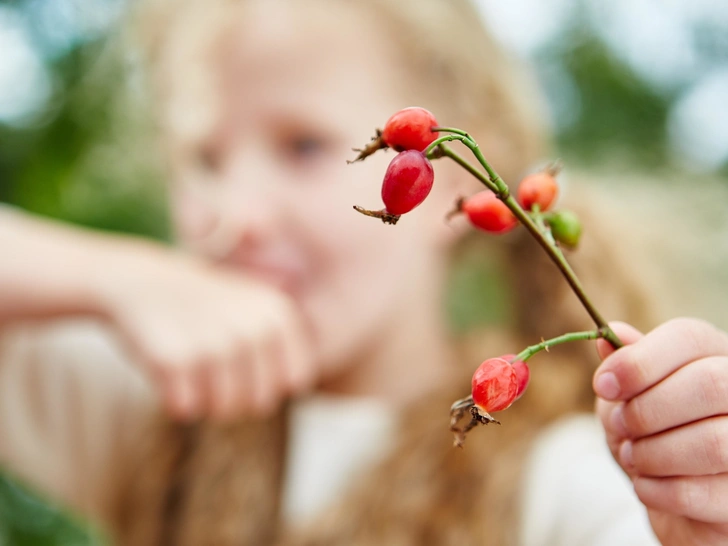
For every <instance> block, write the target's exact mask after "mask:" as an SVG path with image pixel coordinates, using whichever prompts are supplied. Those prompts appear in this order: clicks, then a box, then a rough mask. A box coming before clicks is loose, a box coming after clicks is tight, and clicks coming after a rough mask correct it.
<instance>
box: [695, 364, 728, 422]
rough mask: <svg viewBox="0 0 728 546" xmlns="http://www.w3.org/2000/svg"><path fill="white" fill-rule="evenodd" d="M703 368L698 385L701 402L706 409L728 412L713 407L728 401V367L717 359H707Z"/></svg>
mask: <svg viewBox="0 0 728 546" xmlns="http://www.w3.org/2000/svg"><path fill="white" fill-rule="evenodd" d="M703 366H704V368H703V370H702V373H701V374H700V375H699V384H698V396H699V397H700V398H701V400H700V402H702V403H703V404H704V407H706V408H711V409H716V410H721V409H722V410H723V411H725V410H727V409H728V408H713V407H714V406H715V405H716V402H718V401H723V400H728V366H726V363H725V362H721V361H719V360H717V359H706V360H705V361H703Z"/></svg>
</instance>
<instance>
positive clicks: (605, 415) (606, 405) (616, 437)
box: [596, 398, 626, 462]
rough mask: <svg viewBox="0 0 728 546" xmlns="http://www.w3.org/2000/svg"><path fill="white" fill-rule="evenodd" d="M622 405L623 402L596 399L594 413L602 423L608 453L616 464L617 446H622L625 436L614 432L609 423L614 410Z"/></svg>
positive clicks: (617, 456) (617, 458)
mask: <svg viewBox="0 0 728 546" xmlns="http://www.w3.org/2000/svg"><path fill="white" fill-rule="evenodd" d="M622 403H623V402H608V401H607V400H602V399H601V398H597V402H596V413H597V415H598V416H599V419H600V420H601V422H602V426H603V427H604V433H605V435H606V440H607V445H608V446H609V451H611V452H612V456H613V457H614V459H615V460H616V461H617V462H619V446H620V445H622V442H623V441H624V440H625V439H626V436H624V435H622V434H619V432H618V431H616V430H614V427H613V426H612V422H611V421H612V417H611V416H612V414H613V413H614V410H615V408H617V407H618V406H620V405H621V404H622Z"/></svg>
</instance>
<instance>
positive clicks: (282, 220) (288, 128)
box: [172, 0, 447, 371]
mask: <svg viewBox="0 0 728 546" xmlns="http://www.w3.org/2000/svg"><path fill="white" fill-rule="evenodd" d="M249 4H250V5H249V6H248V8H249V9H247V10H246V13H245V16H244V17H241V23H240V24H239V25H236V26H235V27H234V31H232V32H230V33H229V35H228V36H227V37H226V39H225V40H223V41H222V44H223V45H221V46H220V48H219V49H218V50H217V52H216V53H214V54H211V55H210V58H209V59H208V62H209V69H210V77H211V78H212V81H213V82H214V87H215V94H216V96H215V99H216V104H217V106H218V109H217V114H216V115H215V117H214V123H211V125H210V130H209V131H205V132H204V134H199V135H195V136H194V137H189V138H187V137H185V138H182V137H179V136H178V138H176V139H173V141H172V146H173V150H174V151H175V152H176V153H175V154H174V155H175V157H176V160H175V171H176V181H175V184H174V185H173V191H172V197H173V210H174V218H175V222H176V227H177V232H178V236H179V238H180V241H181V242H182V243H183V244H185V245H186V246H188V247H191V248H194V249H196V250H198V251H199V252H201V253H203V254H205V255H207V256H209V257H211V258H213V259H215V260H217V261H219V262H221V263H223V264H224V265H227V266H230V267H232V268H235V269H237V270H239V271H240V272H241V273H245V274H250V275H253V276H256V277H259V278H261V279H263V280H264V281H266V282H269V283H272V284H274V285H277V286H279V287H280V288H281V289H283V290H285V291H287V292H289V293H290V294H291V295H292V296H293V298H294V299H295V301H296V302H297V303H298V305H299V306H300V309H301V311H302V313H303V316H304V318H305V319H306V320H307V322H308V324H309V326H310V328H311V331H312V332H313V334H314V337H315V340H316V342H317V347H318V351H319V355H320V357H321V359H322V362H323V364H324V365H325V366H329V367H332V366H335V365H336V364H337V363H341V362H346V361H348V360H351V359H353V358H355V357H356V356H357V355H358V354H360V351H362V350H365V349H366V347H367V345H368V344H369V343H372V342H374V343H376V342H378V341H379V337H378V336H380V335H382V332H386V331H388V330H389V328H390V326H391V318H388V317H391V316H392V315H393V314H395V311H396V314H397V315H400V316H401V313H399V310H400V309H402V308H403V306H406V305H407V302H408V301H410V298H411V297H412V296H413V294H412V290H411V287H412V286H415V285H417V279H418V278H419V277H420V276H421V275H427V268H428V267H429V264H430V263H431V262H433V260H434V259H437V257H438V256H439V252H440V249H439V246H440V244H439V243H440V237H439V234H438V231H436V230H435V229H433V225H437V226H439V227H438V230H441V229H442V221H441V220H440V218H441V217H442V215H444V212H445V210H446V208H447V204H446V203H445V201H444V200H440V201H441V202H440V203H439V205H440V207H439V208H437V207H436V208H435V209H432V207H433V206H434V205H432V204H428V203H425V205H423V206H422V207H420V208H419V209H417V210H416V211H414V212H413V213H411V214H409V215H407V216H405V217H404V218H403V219H402V220H401V221H400V223H399V224H398V225H397V226H395V227H393V226H389V225H384V224H382V223H381V222H380V221H378V220H376V219H373V218H368V217H365V216H362V215H360V214H357V213H356V212H355V211H354V210H352V206H353V205H361V206H363V207H365V208H370V209H378V208H381V207H382V204H381V197H380V195H379V192H380V187H381V180H382V176H383V174H384V171H385V169H386V166H387V164H388V162H389V161H390V160H391V158H392V157H393V152H391V151H388V152H387V153H383V152H379V153H378V154H376V155H375V156H373V157H370V158H368V159H367V160H366V161H364V162H359V163H355V164H352V165H347V163H346V160H347V159H352V158H353V157H354V156H355V155H356V154H355V153H354V152H352V151H351V148H352V147H360V146H362V145H364V144H366V142H367V141H368V139H369V137H370V136H371V135H373V133H374V130H375V128H376V127H381V126H382V124H383V123H384V121H386V119H387V118H388V117H389V116H390V115H391V114H392V113H394V112H395V111H397V110H398V109H400V108H402V107H404V106H410V104H409V103H408V101H407V99H406V97H405V96H401V95H405V94H406V93H404V92H403V91H402V89H403V88H404V82H402V81H400V79H401V78H402V76H401V75H400V74H401V72H402V71H401V70H398V67H397V66H396V63H395V62H394V60H392V56H391V54H390V53H389V52H388V49H389V50H391V48H392V46H391V44H390V42H389V41H388V39H387V37H386V36H383V35H382V32H381V31H379V30H378V28H377V26H376V24H375V23H374V21H373V20H369V19H366V18H365V14H363V13H358V11H357V10H356V9H352V8H351V7H348V8H345V7H342V6H339V5H338V4H339V3H333V2H329V3H327V4H326V10H323V9H322V10H321V11H320V12H314V11H313V10H314V8H315V7H318V6H319V4H318V3H314V2H306V3H298V2H280V1H270V0H265V1H257V2H249ZM301 4H305V7H301ZM341 4H344V3H343V2H342V3H341ZM337 7H338V8H339V9H335V8H337ZM362 11H364V10H362ZM177 87H178V88H177V89H176V90H175V91H174V93H185V82H184V80H183V79H181V78H180V79H179V80H178V81H177ZM200 106H202V105H200ZM429 209H431V210H429ZM435 210H436V211H435ZM435 214H438V215H439V217H437V216H433V215H435ZM329 371H333V370H331V369H330V370H329Z"/></svg>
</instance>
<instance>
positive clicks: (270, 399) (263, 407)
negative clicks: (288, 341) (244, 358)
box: [251, 339, 279, 417]
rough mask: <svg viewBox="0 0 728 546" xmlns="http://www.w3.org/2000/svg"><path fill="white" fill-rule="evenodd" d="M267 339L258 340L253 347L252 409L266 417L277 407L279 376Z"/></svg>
mask: <svg viewBox="0 0 728 546" xmlns="http://www.w3.org/2000/svg"><path fill="white" fill-rule="evenodd" d="M266 344H267V340H260V339H258V340H256V344H255V346H254V348H253V351H252V353H253V359H252V362H251V371H252V377H253V391H252V396H251V400H252V411H253V413H254V414H256V415H258V416H260V417H264V416H267V415H270V413H271V412H272V411H273V409H274V408H275V402H276V391H277V390H278V386H277V384H278V381H279V377H276V376H277V375H278V374H277V370H276V366H275V364H274V362H273V361H272V359H271V356H270V348H269V347H267V346H266Z"/></svg>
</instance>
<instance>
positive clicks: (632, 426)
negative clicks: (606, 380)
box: [615, 357, 728, 439]
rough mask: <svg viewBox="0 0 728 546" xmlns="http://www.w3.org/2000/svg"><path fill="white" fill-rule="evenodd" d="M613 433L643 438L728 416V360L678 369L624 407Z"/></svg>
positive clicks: (704, 361) (706, 360) (700, 362)
mask: <svg viewBox="0 0 728 546" xmlns="http://www.w3.org/2000/svg"><path fill="white" fill-rule="evenodd" d="M620 407H621V410H618V411H621V414H618V415H617V416H615V420H616V423H618V426H617V429H616V430H615V432H618V433H623V434H624V436H625V437H630V438H634V439H637V438H642V437H644V436H651V435H653V434H657V433H658V432H663V431H665V430H668V429H671V428H675V427H678V426H681V425H685V424H687V423H692V422H693V421H699V420H700V419H705V418H708V417H713V416H717V415H726V414H728V357H710V358H703V359H701V360H698V361H696V362H692V363H690V365H688V366H683V367H682V368H679V369H678V370H677V371H676V372H674V373H672V374H671V375H669V376H667V377H666V378H665V379H663V380H662V381H661V382H659V383H658V384H657V385H655V386H654V387H652V388H649V389H647V390H646V391H645V392H643V393H642V394H640V395H638V396H635V397H634V398H632V400H630V401H628V402H626V403H624V404H623V405H622V406H620Z"/></svg>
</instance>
